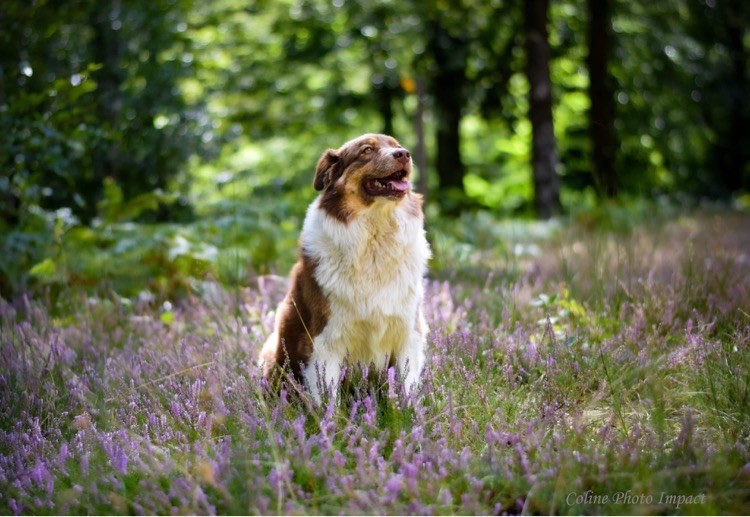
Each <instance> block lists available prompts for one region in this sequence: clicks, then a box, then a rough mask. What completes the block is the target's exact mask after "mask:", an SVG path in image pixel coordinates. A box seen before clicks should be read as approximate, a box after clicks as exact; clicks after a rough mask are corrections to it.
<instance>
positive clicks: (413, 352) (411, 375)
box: [396, 332, 425, 395]
mask: <svg viewBox="0 0 750 517" xmlns="http://www.w3.org/2000/svg"><path fill="white" fill-rule="evenodd" d="M424 347H425V338H424V336H422V335H421V334H418V333H416V332H415V333H413V334H412V335H411V336H409V341H408V342H407V343H406V346H405V347H404V349H403V350H402V351H401V353H400V354H398V356H397V357H396V365H397V366H398V370H399V372H401V376H402V379H404V390H405V391H406V394H407V395H412V394H413V393H414V391H415V389H416V388H417V386H418V385H419V378H420V376H421V374H422V368H423V366H424Z"/></svg>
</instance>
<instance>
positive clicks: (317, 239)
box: [301, 200, 430, 366]
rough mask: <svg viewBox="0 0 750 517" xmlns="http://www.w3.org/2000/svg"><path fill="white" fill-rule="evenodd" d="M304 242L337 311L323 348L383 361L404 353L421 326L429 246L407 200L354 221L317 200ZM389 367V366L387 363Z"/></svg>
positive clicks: (380, 205)
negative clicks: (338, 217) (328, 211)
mask: <svg viewBox="0 0 750 517" xmlns="http://www.w3.org/2000/svg"><path fill="white" fill-rule="evenodd" d="M301 240H302V248H303V250H304V253H306V254H307V255H308V256H310V257H311V258H313V259H315V260H316V261H317V267H316V269H315V279H316V280H317V282H318V284H319V285H320V287H321V289H322V291H323V293H324V294H325V295H326V297H327V299H328V302H329V304H330V309H331V319H330V321H329V323H328V326H327V327H326V329H325V330H324V332H323V334H322V335H321V336H320V338H321V339H316V340H315V341H316V343H315V344H316V346H322V347H325V348H328V349H329V351H330V352H332V353H335V354H337V355H338V354H342V353H343V354H349V356H350V358H351V359H353V360H355V361H359V362H370V361H373V362H375V363H376V364H377V363H380V362H381V361H384V360H387V359H386V358H387V357H388V356H389V355H390V354H394V353H396V354H398V353H399V352H400V350H401V348H403V346H404V345H405V344H406V342H407V341H408V340H409V338H410V334H412V333H413V332H414V331H415V329H417V327H418V326H419V325H420V323H419V321H418V314H419V305H420V304H421V303H422V296H423V286H422V277H423V276H424V274H425V270H426V265H427V260H428V259H429V257H430V248H429V245H428V243H427V240H426V238H425V232H424V228H423V224H422V220H421V218H418V217H415V216H414V214H413V213H410V212H409V210H408V209H407V207H405V206H404V204H403V203H399V204H395V203H393V202H390V201H380V200H378V201H376V202H375V203H374V204H373V205H372V206H371V207H369V208H368V209H367V210H365V211H363V212H361V213H359V214H358V215H357V216H356V217H355V218H353V219H352V220H351V221H349V222H348V223H347V224H345V223H342V222H340V221H338V220H336V219H335V218H333V217H330V216H329V215H328V214H326V212H325V211H323V210H321V209H320V208H319V200H316V201H315V202H313V204H312V205H311V206H310V208H309V210H308V212H307V216H306V218H305V224H304V227H303V230H302V239H301ZM380 366H382V365H380Z"/></svg>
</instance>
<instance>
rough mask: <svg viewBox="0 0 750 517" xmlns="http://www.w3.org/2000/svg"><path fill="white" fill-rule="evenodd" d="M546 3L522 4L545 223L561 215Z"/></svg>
mask: <svg viewBox="0 0 750 517" xmlns="http://www.w3.org/2000/svg"><path fill="white" fill-rule="evenodd" d="M548 8H549V0H526V1H525V2H524V29H525V31H526V34H525V35H526V38H525V41H524V44H525V49H526V77H527V78H528V82H529V119H530V121H531V126H532V139H533V142H532V165H533V179H534V181H533V182H534V206H535V208H536V213H537V215H538V216H539V217H541V218H544V219H547V218H549V217H551V216H553V215H555V214H557V213H559V212H560V208H561V207H560V183H559V180H558V177H557V163H558V157H557V150H556V145H555V132H554V125H553V122H552V81H551V80H550V72H549V60H550V49H549V40H548V33H547V11H548Z"/></svg>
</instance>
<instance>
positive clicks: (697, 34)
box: [0, 0, 750, 297]
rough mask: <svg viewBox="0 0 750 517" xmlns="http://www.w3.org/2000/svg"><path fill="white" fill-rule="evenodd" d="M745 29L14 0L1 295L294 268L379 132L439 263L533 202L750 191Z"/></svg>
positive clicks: (543, 6) (570, 209)
mask: <svg viewBox="0 0 750 517" xmlns="http://www.w3.org/2000/svg"><path fill="white" fill-rule="evenodd" d="M748 29H750V2H747V1H745V0H670V1H668V2H654V1H651V0H629V1H622V0H620V1H614V0H588V1H573V0H570V1H568V0H552V1H550V0H525V1H524V0H508V1H502V0H494V1H493V0H486V1H477V0H461V1H451V2H448V1H442V0H398V1H380V2H372V1H360V0H332V1H331V0H274V1H263V0H258V1H249V2H246V1H238V0H217V1H213V2H197V1H193V0H79V1H67V2H66V1H54V0H47V1H45V0H36V1H32V0H26V1H21V0H5V1H4V2H3V3H2V7H0V166H1V167H2V170H1V174H0V232H2V242H1V243H0V294H2V295H3V296H5V297H8V296H13V295H14V294H17V293H19V292H22V291H24V290H27V289H29V288H32V287H34V286H39V285H41V286H47V287H51V288H53V289H60V288H67V287H83V288H86V289H100V288H105V289H114V290H115V291H116V292H118V293H120V294H122V295H123V296H130V295H135V294H138V295H140V296H145V297H148V296H167V297H168V296H171V295H173V294H174V293H176V292H178V291H181V290H185V289H188V290H189V289H192V288H194V287H195V282H196V281H204V280H205V279H207V278H211V279H218V280H220V281H222V282H224V283H231V284H235V283H239V284H243V283H247V282H248V281H249V279H250V278H252V277H253V275H256V274H259V273H267V272H279V273H281V274H285V273H286V268H288V266H289V265H290V264H291V263H292V261H293V260H294V255H295V254H294V248H295V246H296V240H297V236H298V232H299V228H300V226H301V222H302V218H303V217H304V211H305V208H306V206H307V205H308V204H309V202H310V201H311V200H312V199H313V197H314V195H315V192H314V190H313V189H312V186H311V182H312V174H313V169H314V166H315V163H316V161H317V159H318V157H319V156H320V154H321V153H322V152H323V151H324V150H325V149H326V148H329V147H338V146H339V145H340V144H342V143H343V142H344V141H345V140H348V139H350V138H353V137H355V136H358V135H359V134H361V133H364V132H385V133H390V134H393V135H394V136H395V137H396V138H398V139H399V140H400V141H401V142H402V144H404V145H405V146H407V147H409V148H410V149H411V150H412V154H413V156H414V159H415V164H416V165H417V171H418V178H417V179H416V187H417V189H418V190H420V191H422V192H423V193H425V195H426V198H427V219H428V225H429V226H430V230H431V233H433V235H434V236H433V238H434V239H437V240H439V241H440V242H438V243H435V244H434V246H436V249H437V251H438V253H437V254H436V259H435V261H436V265H437V266H439V264H440V261H441V254H440V249H441V246H442V248H446V249H447V248H451V249H454V250H455V249H467V248H466V247H467V246H468V247H469V248H471V247H472V246H473V247H479V248H481V247H485V248H490V249H492V248H493V247H495V248H497V247H500V248H497V250H498V251H499V252H503V251H507V249H505V248H502V247H503V246H506V245H504V244H503V243H502V235H501V234H499V233H497V231H495V230H493V228H495V227H500V226H498V225H500V222H501V221H507V220H510V219H512V220H526V221H535V220H546V219H549V218H554V219H553V220H560V219H561V218H565V217H583V218H586V217H588V218H589V219H591V220H593V221H594V223H593V224H598V223H599V222H601V221H599V220H597V218H596V217H593V219H592V217H591V216H590V214H596V213H598V212H597V210H601V207H603V206H604V207H610V208H611V207H615V211H616V213H618V214H620V215H619V216H618V217H619V218H620V220H621V221H622V220H624V221H627V220H628V219H630V218H632V217H635V216H634V214H641V217H650V216H651V215H652V214H653V213H654V211H655V210H656V211H658V210H660V209H659V208H658V207H663V206H671V207H675V206H677V207H680V209H684V207H688V206H690V205H691V204H694V203H699V202H705V200H711V201H712V202H713V201H717V202H723V203H726V204H727V205H729V206H740V207H743V206H744V207H747V206H748V205H750V203H749V202H748V194H747V192H748V191H749V190H750V164H749V163H748V162H749V160H750V103H749V101H748V99H750V83H749V81H750V78H749V77H748V63H749V60H750V57H749V53H748V52H749V51H750V30H748ZM655 207H656V208H655ZM608 213H612V212H611V210H610V212H608ZM581 214H584V215H581ZM585 214H589V215H588V216H587V215H585ZM611 219H612V217H609V218H608V220H610V221H611ZM530 224H531V223H530ZM623 224H626V223H623ZM530 228H531V226H530ZM443 260H445V259H444V258H443Z"/></svg>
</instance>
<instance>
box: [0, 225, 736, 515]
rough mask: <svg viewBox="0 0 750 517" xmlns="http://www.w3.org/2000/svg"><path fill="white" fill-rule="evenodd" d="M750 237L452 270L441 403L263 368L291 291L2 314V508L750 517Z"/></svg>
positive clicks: (603, 245) (634, 234)
mask: <svg viewBox="0 0 750 517" xmlns="http://www.w3.org/2000/svg"><path fill="white" fill-rule="evenodd" d="M747 228H750V220H748V218H747V217H746V216H742V215H732V214H729V215H723V216H721V217H718V216H701V217H696V218H692V219H682V220H674V221H672V222H670V223H667V224H665V225H661V226H654V227H648V228H646V227H638V228H635V229H633V231H631V232H628V233H627V234H625V235H610V234H600V233H595V232H591V231H584V230H581V229H580V228H577V227H572V228H566V229H563V230H561V231H560V232H559V234H558V235H557V236H556V237H554V239H553V240H552V241H545V242H544V243H542V244H540V246H541V248H540V250H539V251H538V253H533V254H531V255H529V256H526V255H523V256H520V258H519V257H510V255H509V259H508V260H513V264H512V265H511V266H512V267H510V266H509V267H507V268H504V266H503V264H498V263H497V260H496V258H493V260H494V261H495V262H493V264H492V265H491V266H490V265H486V264H483V263H482V261H481V260H479V261H478V262H476V263H473V264H472V265H471V270H461V269H460V268H459V266H458V265H454V266H453V268H452V269H447V268H446V269H443V270H441V271H438V272H436V273H435V276H434V277H433V278H431V279H429V280H428V281H427V297H426V299H427V301H426V304H427V306H426V315H427V317H428V319H429V323H430V326H431V329H432V330H431V333H430V339H429V350H428V359H427V368H426V371H425V375H424V379H423V385H422V388H421V391H420V392H419V393H418V394H416V395H415V396H414V397H413V398H409V397H407V396H406V395H405V394H404V393H403V390H402V389H401V386H400V384H399V380H398V379H397V378H396V376H394V375H392V374H390V375H389V374H383V375H373V374H372V372H367V371H362V370H358V369H356V368H350V371H348V372H347V380H348V381H347V383H346V385H345V387H344V388H343V389H345V390H346V392H345V394H344V396H342V397H341V402H340V403H339V404H338V405H334V404H333V403H328V404H325V405H323V406H322V407H314V406H313V405H311V404H310V403H309V401H308V400H307V399H306V397H305V395H304V394H302V395H300V394H299V393H298V392H297V391H296V390H295V389H294V387H291V388H290V390H288V391H282V393H281V394H280V396H278V397H274V396H270V395H268V394H266V392H265V390H264V385H263V381H262V380H261V378H260V375H259V372H258V370H257V369H256V367H255V366H254V359H255V356H256V352H257V350H258V348H259V346H260V344H261V343H262V341H263V339H264V337H265V335H266V333H267V332H268V331H269V330H270V327H271V324H272V317H273V314H272V311H273V309H274V307H275V303H276V302H277V301H278V298H279V296H280V294H282V293H283V286H281V287H280V288H277V287H279V286H275V285H274V282H275V281H276V279H274V278H273V277H262V278H261V279H259V282H258V287H257V288H248V289H242V290H239V289H237V290H231V289H230V290H225V289H222V288H221V287H218V286H215V287H213V288H211V289H210V290H209V289H207V290H206V291H205V292H204V293H203V294H202V295H201V296H200V297H197V296H196V297H192V298H187V299H184V300H181V301H179V302H174V303H165V304H161V305H158V306H157V305H155V302H153V301H149V300H141V301H138V302H128V301H126V300H122V299H120V298H117V297H112V299H107V298H93V297H91V296H88V297H87V296H80V298H79V299H78V303H77V309H78V310H76V311H75V312H70V313H62V314H61V313H59V312H56V311H54V310H52V308H51V307H49V306H48V304H46V303H45V302H44V301H43V300H41V299H31V298H28V297H21V298H18V299H14V300H0V512H2V513H15V514H40V513H41V514H45V513H46V514H92V513H94V514H112V513H137V514H338V513H344V514H361V513H366V514H407V513H408V514H456V513H458V514H503V513H510V514H516V513H521V512H530V513H542V514H553V513H555V514H557V513H559V514H581V513H584V514H601V513H611V514H621V513H635V514H642V513H747V512H748V511H750V506H748V501H750V449H749V448H750V315H749V314H748V312H750V252H748V250H750V232H748V230H747ZM71 296H77V295H74V294H71Z"/></svg>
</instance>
